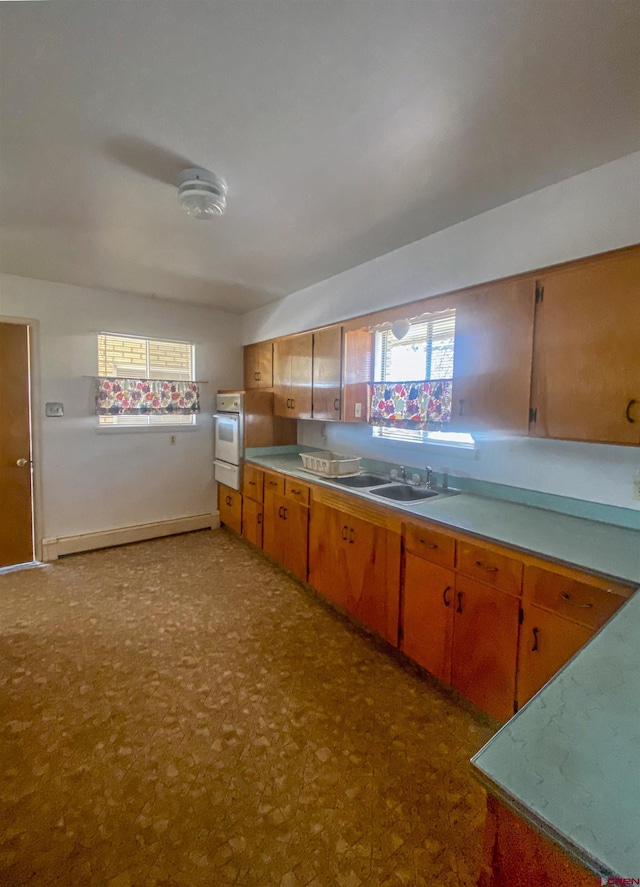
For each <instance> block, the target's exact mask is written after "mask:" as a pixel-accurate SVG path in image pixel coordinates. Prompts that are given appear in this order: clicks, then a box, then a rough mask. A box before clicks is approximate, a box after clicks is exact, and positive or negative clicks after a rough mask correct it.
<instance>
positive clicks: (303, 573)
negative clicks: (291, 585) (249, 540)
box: [262, 488, 309, 582]
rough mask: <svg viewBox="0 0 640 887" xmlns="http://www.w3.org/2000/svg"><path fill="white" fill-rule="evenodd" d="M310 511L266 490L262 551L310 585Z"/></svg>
mask: <svg viewBox="0 0 640 887" xmlns="http://www.w3.org/2000/svg"><path fill="white" fill-rule="evenodd" d="M308 538H309V509H308V508H306V507H305V506H304V505H300V504H299V503H298V502H293V501H292V500H291V499H286V498H285V497H284V496H282V495H280V494H279V493H272V492H271V491H270V490H268V489H266V488H265V493H264V518H263V534H262V548H263V551H264V553H265V554H268V555H269V557H272V558H273V559H274V561H277V562H278V563H279V564H282V566H283V567H284V568H285V569H286V570H289V571H290V572H291V573H294V574H295V575H296V576H297V577H298V578H299V579H302V581H303V582H306V581H307V546H308Z"/></svg>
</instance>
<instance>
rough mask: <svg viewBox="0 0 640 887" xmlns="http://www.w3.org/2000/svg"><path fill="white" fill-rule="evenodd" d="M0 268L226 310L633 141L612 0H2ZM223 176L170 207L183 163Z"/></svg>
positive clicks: (331, 270)
mask: <svg viewBox="0 0 640 887" xmlns="http://www.w3.org/2000/svg"><path fill="white" fill-rule="evenodd" d="M0 26H1V27H0V77H1V81H2V93H1V96H0V115H1V116H0V138H1V143H0V148H1V154H0V164H1V166H0V172H1V177H0V271H4V272H7V273H10V274H18V275H23V276H26V277H36V278H42V279H46V280H55V281H60V282H64V283H70V284H78V285H82V286H90V287H96V288H104V289H114V290H126V291H134V292H141V293H147V294H149V293H154V294H156V295H158V296H165V297H171V298H178V299H184V300H186V301H192V302H199V303H203V304H208V305H212V306H217V307H220V308H222V309H225V310H230V311H235V312H244V311H247V310H250V309H251V308H254V307H257V306H259V305H263V304H267V303H268V302H270V301H273V300H275V299H277V298H280V297H282V296H284V295H287V294H289V293H291V292H295V291H297V290H299V289H302V288H304V287H306V286H308V285H310V284H312V283H315V282H317V281H319V280H322V279H326V278H328V277H331V276H332V275H335V274H337V273H339V272H341V271H344V270H345V269H347V268H349V267H353V266H355V265H358V264H361V263H363V262H365V261H368V260H370V259H372V258H374V257H375V256H378V255H381V254H384V253H387V252H389V251H391V250H393V249H396V248H398V247H400V246H402V245H404V244H406V243H409V242H412V241H415V240H417V239H420V238H422V237H425V236H427V235H428V234H430V233H432V232H434V231H436V230H440V229H442V228H445V227H447V226H449V225H451V224H454V223H456V222H458V221H461V220H463V219H465V218H469V217H471V216H474V215H477V214H478V213H481V212H483V211H486V210H488V209H490V208H492V207H495V206H498V205H500V204H503V203H505V202H507V201H509V200H512V199H514V198H516V197H519V196H521V195H523V194H526V193H530V192H532V191H534V190H537V189H539V188H541V187H543V186H545V185H548V184H551V183H553V182H556V181H559V180H561V179H564V178H567V177H568V176H571V175H574V174H576V173H579V172H582V171H584V170H586V169H589V168H592V167H594V166H598V165H600V164H602V163H606V162H608V161H610V160H613V159H615V158H618V157H621V156H623V155H625V154H629V153H632V152H633V151H635V150H637V149H638V148H639V147H640V128H639V127H638V120H639V119H640V105H639V101H640V99H639V96H640V68H639V65H640V62H639V61H638V54H637V46H638V42H639V39H640V33H639V31H640V11H639V8H638V4H637V3H636V2H633V0H631V2H627V0H618V2H616V3H603V2H602V0H566V2H563V3H558V2H557V0H522V2H520V3H517V4H514V3H512V2H511V0H480V2H477V0H460V2H456V3H443V2H441V0H419V2H398V0H379V2H376V3H370V2H368V0H354V2H351V3H345V2H344V0H324V2H322V3H319V2H316V3H293V2H291V0H264V2H262V3H259V4H257V3H238V2H236V0H216V2H215V3H209V2H201V0H133V2H132V0H110V2H109V3H95V2H89V0H85V2H82V0H81V2H64V0H62V2H58V3H3V4H0ZM191 166H203V167H205V168H206V169H210V170H213V171H215V173H216V174H217V175H219V176H221V177H223V178H224V179H225V181H226V182H227V185H228V194H227V198H228V209H227V212H226V214H225V215H224V216H223V217H222V218H219V219H215V220H213V221H210V222H198V221H195V220H193V219H190V218H188V217H186V216H185V215H184V214H183V213H182V212H181V211H180V208H179V206H178V203H177V196H176V187H175V185H176V184H177V181H178V176H179V173H180V171H181V169H184V168H185V167H191Z"/></svg>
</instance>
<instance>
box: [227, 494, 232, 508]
mask: <svg viewBox="0 0 640 887" xmlns="http://www.w3.org/2000/svg"><path fill="white" fill-rule="evenodd" d="M225 502H226V503H227V505H228V506H229V508H231V505H232V504H233V499H232V498H231V496H227V498H226V499H225Z"/></svg>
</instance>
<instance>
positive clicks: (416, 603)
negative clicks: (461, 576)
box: [400, 552, 456, 684]
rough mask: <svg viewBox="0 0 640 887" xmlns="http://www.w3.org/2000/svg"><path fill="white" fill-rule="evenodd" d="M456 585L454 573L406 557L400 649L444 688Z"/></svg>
mask: <svg viewBox="0 0 640 887" xmlns="http://www.w3.org/2000/svg"><path fill="white" fill-rule="evenodd" d="M455 584H456V578H455V573H454V572H453V570H448V569H446V568H445V567H441V566H439V565H438V564H433V563H430V562H429V561H426V560H424V559H423V558H421V557H418V556H417V555H415V554H412V553H411V552H407V553H406V555H405V570H404V591H403V621H402V641H401V644H400V646H401V649H402V651H403V652H404V653H406V655H407V656H409V657H410V658H411V659H413V660H414V661H415V662H417V663H418V664H419V665H422V666H423V668H426V669H427V671H430V672H431V674H432V675H435V677H437V678H439V679H440V680H441V681H444V682H445V683H447V684H449V683H451V645H452V641H453V615H454V606H453V605H454V601H455Z"/></svg>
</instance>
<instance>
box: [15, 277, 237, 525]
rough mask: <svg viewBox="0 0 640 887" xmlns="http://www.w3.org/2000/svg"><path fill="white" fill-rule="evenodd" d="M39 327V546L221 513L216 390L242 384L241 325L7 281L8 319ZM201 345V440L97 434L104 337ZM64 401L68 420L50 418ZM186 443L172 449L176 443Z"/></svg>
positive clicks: (134, 299) (149, 302)
mask: <svg viewBox="0 0 640 887" xmlns="http://www.w3.org/2000/svg"><path fill="white" fill-rule="evenodd" d="M11 317H14V318H15V317H19V318H28V319H31V320H34V321H37V326H36V332H37V336H36V343H35V353H34V365H35V380H34V382H35V394H36V402H35V404H34V428H35V434H36V435H37V440H36V446H37V449H36V452H39V454H40V464H39V465H38V469H39V479H40V486H39V490H38V492H39V493H40V503H39V505H40V515H41V524H42V525H41V527H40V528H39V529H40V533H39V535H40V536H41V537H49V538H58V537H66V536H73V535H76V534H84V533H92V532H99V531H103V530H108V529H113V528H118V527H126V526H131V525H136V524H143V523H147V522H155V521H162V520H171V519H174V518H180V517H187V516H191V515H196V514H204V513H210V512H212V511H215V510H216V505H215V497H214V482H213V468H212V458H213V442H212V420H211V414H212V413H213V408H214V402H215V393H216V391H217V389H218V388H226V387H229V388H233V387H237V386H238V385H240V384H241V382H242V351H241V348H240V347H239V346H240V319H239V318H238V317H237V316H236V315H232V314H227V313H225V312H220V311H214V310H211V309H207V308H200V307H196V306H193V305H189V304H184V303H179V302H177V301H176V302H172V301H168V300H162V299H154V298H148V297H144V296H138V295H131V294H120V293H112V292H103V291H98V290H93V289H86V288H82V287H75V286H67V285H64V284H58V283H49V282H45V281H41V280H31V279H27V278H23V277H14V276H10V275H5V274H2V275H0V320H1V319H7V318H11ZM103 330H105V331H108V332H116V333H118V332H121V333H133V334H137V335H144V336H149V337H151V338H162V337H167V338H170V339H181V340H184V341H190V342H194V343H195V346H196V347H195V365H196V366H195V368H196V376H197V378H198V379H202V380H207V382H208V384H206V385H202V387H201V395H202V413H201V415H200V416H199V417H198V419H197V430H196V431H185V432H181V431H179V430H178V431H174V430H172V431H168V430H167V431H164V430H163V431H155V430H154V431H142V432H138V433H117V432H116V433H111V434H97V433H96V425H97V417H96V416H95V414H94V412H93V406H94V387H93V386H94V383H93V379H92V378H89V377H92V376H94V375H95V374H96V372H97V340H96V336H97V334H98V333H99V332H101V331H103ZM47 401H62V402H63V403H64V413H65V414H64V417H63V418H60V419H57V418H56V419H53V418H45V416H44V404H45V402H47ZM172 433H176V434H177V444H176V445H175V446H170V444H169V437H170V434H172Z"/></svg>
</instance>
